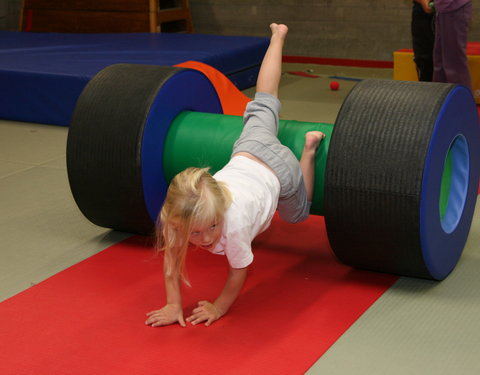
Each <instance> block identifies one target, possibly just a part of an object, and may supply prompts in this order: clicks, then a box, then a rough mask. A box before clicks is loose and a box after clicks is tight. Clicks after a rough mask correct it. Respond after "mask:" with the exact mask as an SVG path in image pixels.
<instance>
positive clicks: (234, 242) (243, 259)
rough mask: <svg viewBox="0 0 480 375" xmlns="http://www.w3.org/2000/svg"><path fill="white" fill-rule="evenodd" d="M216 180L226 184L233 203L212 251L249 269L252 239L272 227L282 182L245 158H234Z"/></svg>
mask: <svg viewBox="0 0 480 375" xmlns="http://www.w3.org/2000/svg"><path fill="white" fill-rule="evenodd" d="M213 177H214V178H215V179H216V180H218V181H222V182H224V183H225V184H226V185H227V187H228V189H229V190H230V192H231V194H232V199H233V200H232V204H231V205H230V207H229V208H228V209H227V212H226V213H225V218H224V224H223V231H222V235H221V237H220V240H219V242H218V244H217V245H216V246H215V247H214V248H213V249H212V250H211V252H212V253H214V254H222V255H226V256H227V259H228V262H229V264H230V266H231V267H232V268H244V267H247V266H248V265H249V264H250V263H252V261H253V253H252V245H251V244H252V241H253V239H254V238H255V237H256V236H257V235H258V234H259V233H261V232H263V231H264V230H266V229H267V228H268V227H269V226H270V223H271V221H272V218H273V215H274V214H275V210H276V209H277V205H278V198H279V195H280V182H279V181H278V179H277V177H276V176H275V174H274V173H273V172H272V171H271V170H270V169H268V168H267V167H265V166H264V165H262V164H260V163H258V162H256V161H255V160H252V159H249V158H247V157H245V156H234V157H233V158H232V159H231V160H230V162H229V163H228V164H227V165H226V166H225V167H223V168H222V169H221V170H220V171H218V172H217V173H215V175H214V176H213Z"/></svg>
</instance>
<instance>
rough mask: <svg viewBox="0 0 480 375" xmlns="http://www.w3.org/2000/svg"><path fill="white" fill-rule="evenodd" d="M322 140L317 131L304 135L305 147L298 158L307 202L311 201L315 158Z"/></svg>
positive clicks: (322, 136)
mask: <svg viewBox="0 0 480 375" xmlns="http://www.w3.org/2000/svg"><path fill="white" fill-rule="evenodd" d="M323 138H325V134H323V133H322V132H319V131H311V132H308V133H306V134H305V145H304V146H303V151H302V156H301V157H300V169H301V170H302V174H303V182H304V184H305V190H306V191H307V200H308V201H309V202H311V201H312V199H313V190H314V182H315V156H316V154H317V150H318V146H319V145H320V142H321V140H322V139H323Z"/></svg>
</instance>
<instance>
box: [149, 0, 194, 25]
mask: <svg viewBox="0 0 480 375" xmlns="http://www.w3.org/2000/svg"><path fill="white" fill-rule="evenodd" d="M149 1H150V31H151V32H185V33H192V32H193V23H192V15H191V13H190V4H189V0H170V1H164V0H149Z"/></svg>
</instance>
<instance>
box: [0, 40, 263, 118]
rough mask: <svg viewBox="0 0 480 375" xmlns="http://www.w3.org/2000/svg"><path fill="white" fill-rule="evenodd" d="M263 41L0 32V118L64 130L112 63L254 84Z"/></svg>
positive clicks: (242, 83) (239, 83)
mask: <svg viewBox="0 0 480 375" xmlns="http://www.w3.org/2000/svg"><path fill="white" fill-rule="evenodd" d="M268 42H269V39H268V38H261V37H242V36H220V35H205V34H171V33H163V34H162V33H158V34H157V33H128V34H126V33H117V34H63V33H30V32H11V31H1V32H0V84H1V86H2V87H4V88H6V89H5V90H1V91H0V118H3V119H9V120H15V121H26V122H37V123H44V124H52V125H64V126H68V124H69V123H70V119H71V115H72V113H73V109H74V108H75V103H76V100H77V98H78V96H79V95H80V93H81V91H82V90H83V88H84V87H85V85H86V84H87V82H88V81H89V80H90V79H91V78H92V77H93V76H94V75H95V74H96V73H97V72H99V71H100V70H102V69H103V68H105V67H106V66H109V65H112V64H116V63H130V64H149V65H167V66H169V65H175V64H179V63H182V62H184V61H188V60H195V61H200V62H203V63H206V64H208V65H211V66H213V67H214V68H216V69H218V70H220V71H221V72H222V73H224V74H225V75H226V76H227V77H229V78H230V79H231V80H232V82H233V83H234V84H235V85H236V86H237V87H238V88H239V89H244V88H247V87H251V86H253V85H254V84H255V82H256V77H257V74H258V69H259V67H260V63H261V61H262V59H263V55H264V53H265V51H266V49H267V47H268Z"/></svg>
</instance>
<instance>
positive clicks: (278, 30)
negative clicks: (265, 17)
mask: <svg viewBox="0 0 480 375" xmlns="http://www.w3.org/2000/svg"><path fill="white" fill-rule="evenodd" d="M270 30H271V31H272V37H271V38H270V45H269V46H268V49H267V52H266V53H265V56H264V57H263V61H262V65H261V67H260V72H259V73H258V79H257V92H263V93H267V94H270V95H273V96H275V97H278V86H279V83H280V78H281V75H282V52H283V45H284V43H285V37H286V36H287V33H288V27H287V26H286V25H278V24H276V23H272V24H271V25H270Z"/></svg>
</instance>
